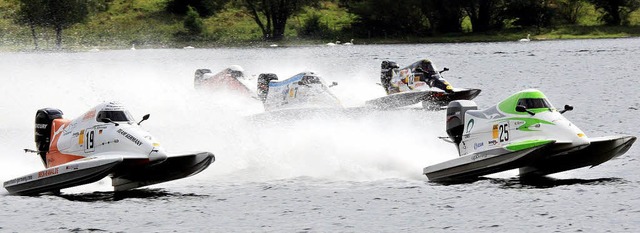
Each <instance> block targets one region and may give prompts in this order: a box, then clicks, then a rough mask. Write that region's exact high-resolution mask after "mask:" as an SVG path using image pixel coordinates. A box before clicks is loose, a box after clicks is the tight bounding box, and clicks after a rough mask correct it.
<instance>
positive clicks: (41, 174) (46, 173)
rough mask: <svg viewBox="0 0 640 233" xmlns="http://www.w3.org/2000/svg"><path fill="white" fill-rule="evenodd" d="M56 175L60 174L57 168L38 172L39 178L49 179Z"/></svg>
mask: <svg viewBox="0 0 640 233" xmlns="http://www.w3.org/2000/svg"><path fill="white" fill-rule="evenodd" d="M56 174H58V168H57V167H56V168H51V169H47V170H44V171H41V172H38V178H42V177H47V176H51V175H56Z"/></svg>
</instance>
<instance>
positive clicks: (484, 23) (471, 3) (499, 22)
mask: <svg viewBox="0 0 640 233" xmlns="http://www.w3.org/2000/svg"><path fill="white" fill-rule="evenodd" d="M504 4H505V3H504V0H468V1H464V2H463V8H464V11H465V13H467V16H469V19H470V21H471V28H472V30H473V32H486V31H489V30H495V29H501V28H503V27H504V20H503V17H502V9H503V7H504Z"/></svg>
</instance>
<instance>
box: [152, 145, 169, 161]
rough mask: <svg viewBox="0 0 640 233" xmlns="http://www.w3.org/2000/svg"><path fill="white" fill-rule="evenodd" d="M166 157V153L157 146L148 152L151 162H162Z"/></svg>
mask: <svg viewBox="0 0 640 233" xmlns="http://www.w3.org/2000/svg"><path fill="white" fill-rule="evenodd" d="M167 157H168V156H167V153H165V151H164V150H162V149H159V148H157V147H156V148H153V150H151V153H149V161H151V162H162V161H165V160H167Z"/></svg>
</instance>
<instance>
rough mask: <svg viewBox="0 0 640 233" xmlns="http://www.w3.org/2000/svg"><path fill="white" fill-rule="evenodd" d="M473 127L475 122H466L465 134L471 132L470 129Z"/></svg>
mask: <svg viewBox="0 0 640 233" xmlns="http://www.w3.org/2000/svg"><path fill="white" fill-rule="evenodd" d="M474 125H475V121H474V120H473V119H470V120H469V121H468V122H467V133H469V132H471V129H473V126H474Z"/></svg>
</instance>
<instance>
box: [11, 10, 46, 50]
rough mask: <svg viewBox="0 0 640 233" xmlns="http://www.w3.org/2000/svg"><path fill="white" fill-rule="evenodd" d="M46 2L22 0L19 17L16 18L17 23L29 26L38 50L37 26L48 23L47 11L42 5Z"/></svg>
mask: <svg viewBox="0 0 640 233" xmlns="http://www.w3.org/2000/svg"><path fill="white" fill-rule="evenodd" d="M45 3H46V0H20V1H19V6H20V8H19V9H18V12H17V15H16V16H17V17H16V18H15V21H16V23H18V24H21V25H27V26H28V27H29V30H30V31H31V37H32V38H33V44H34V45H35V49H36V50H37V49H39V47H38V34H37V33H36V27H42V26H46V25H47V21H46V20H45V18H46V17H47V11H46V9H45V8H44V7H42V6H44V5H45Z"/></svg>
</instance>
